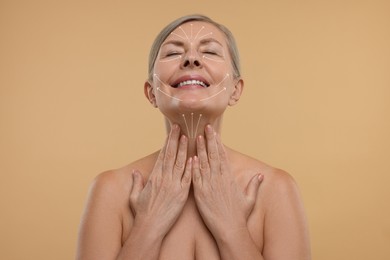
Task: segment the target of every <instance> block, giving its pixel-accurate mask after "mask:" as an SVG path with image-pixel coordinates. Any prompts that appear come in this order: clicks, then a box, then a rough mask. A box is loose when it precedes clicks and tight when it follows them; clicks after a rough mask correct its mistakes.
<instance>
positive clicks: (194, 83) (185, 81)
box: [171, 75, 210, 88]
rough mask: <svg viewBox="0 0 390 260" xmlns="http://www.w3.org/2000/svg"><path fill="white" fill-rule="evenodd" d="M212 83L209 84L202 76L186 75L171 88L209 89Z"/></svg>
mask: <svg viewBox="0 0 390 260" xmlns="http://www.w3.org/2000/svg"><path fill="white" fill-rule="evenodd" d="M209 86H210V83H209V82H207V80H206V79H204V78H203V77H202V76H200V75H186V76H182V77H180V78H178V79H176V80H175V81H174V82H173V83H172V84H171V87H173V88H190V87H198V88H208V87H209Z"/></svg>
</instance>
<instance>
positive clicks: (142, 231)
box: [116, 226, 164, 260]
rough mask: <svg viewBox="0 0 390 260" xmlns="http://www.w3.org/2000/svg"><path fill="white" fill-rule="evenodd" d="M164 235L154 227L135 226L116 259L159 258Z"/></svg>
mask: <svg viewBox="0 0 390 260" xmlns="http://www.w3.org/2000/svg"><path fill="white" fill-rule="evenodd" d="M163 237H164V236H163V235H162V234H159V233H157V232H156V231H155V230H153V228H152V227H151V228H147V227H142V226H141V227H133V229H132V230H131V232H130V235H129V237H128V238H127V239H126V241H125V243H124V244H123V246H122V248H121V250H120V252H119V254H118V257H117V259H116V260H125V259H131V260H154V259H158V257H159V254H160V249H161V244H162V240H163Z"/></svg>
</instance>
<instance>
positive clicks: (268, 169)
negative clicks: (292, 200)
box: [228, 149, 297, 193]
mask: <svg viewBox="0 0 390 260" xmlns="http://www.w3.org/2000/svg"><path fill="white" fill-rule="evenodd" d="M228 151H229V159H230V161H231V162H232V165H233V171H234V172H237V173H238V174H239V175H240V176H239V178H240V179H245V180H246V179H250V178H251V177H252V176H254V175H255V174H262V175H263V176H264V181H263V183H262V185H261V186H262V189H263V191H267V190H272V191H273V193H275V191H278V192H280V193H289V192H296V191H297V184H296V182H295V180H294V178H293V177H292V176H291V175H290V174H289V173H288V172H286V171H284V170H282V169H279V168H276V167H273V166H271V165H269V164H267V163H265V162H262V161H260V160H258V159H255V158H253V157H250V156H248V155H245V154H242V153H239V152H237V151H234V150H232V149H228Z"/></svg>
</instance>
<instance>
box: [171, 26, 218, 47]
mask: <svg viewBox="0 0 390 260" xmlns="http://www.w3.org/2000/svg"><path fill="white" fill-rule="evenodd" d="M192 26H193V24H191V29H190V37H188V34H187V33H186V32H185V31H184V30H183V28H182V27H181V26H179V27H178V28H179V29H180V30H181V31H182V32H183V34H184V36H183V35H180V34H177V33H175V32H171V35H174V36H176V37H179V38H180V39H183V40H187V41H189V42H190V43H191V42H192V41H194V40H196V39H198V36H199V34H200V32H201V31H202V30H203V29H204V26H202V27H201V28H200V29H199V31H198V32H197V33H196V35H195V38H193V33H192ZM212 34H213V32H209V33H206V34H204V35H202V36H200V37H199V39H201V38H203V37H206V36H208V35H212Z"/></svg>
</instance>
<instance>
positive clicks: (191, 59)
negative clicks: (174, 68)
mask: <svg viewBox="0 0 390 260" xmlns="http://www.w3.org/2000/svg"><path fill="white" fill-rule="evenodd" d="M182 67H183V68H200V67H202V62H201V59H200V57H199V55H197V54H196V53H193V52H190V53H188V54H187V55H186V56H185V57H184V59H183V62H182Z"/></svg>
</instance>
